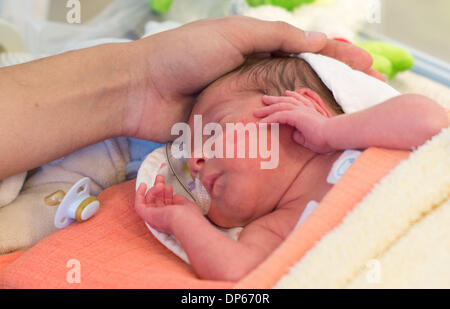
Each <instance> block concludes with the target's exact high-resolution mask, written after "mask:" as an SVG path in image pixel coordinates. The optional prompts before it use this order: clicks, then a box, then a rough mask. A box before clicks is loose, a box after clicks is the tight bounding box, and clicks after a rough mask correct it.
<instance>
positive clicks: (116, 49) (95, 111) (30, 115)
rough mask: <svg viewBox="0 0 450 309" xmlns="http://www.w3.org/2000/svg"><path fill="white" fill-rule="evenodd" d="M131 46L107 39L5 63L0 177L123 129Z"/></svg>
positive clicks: (0, 80) (0, 82)
mask: <svg viewBox="0 0 450 309" xmlns="http://www.w3.org/2000/svg"><path fill="white" fill-rule="evenodd" d="M130 52H132V49H126V48H124V45H123V44H107V45H101V46H97V47H94V48H89V49H84V50H79V51H75V52H69V53H65V54H61V55H58V56H54V57H49V58H45V59H41V60H38V61H34V62H30V63H26V64H22V65H17V66H11V67H7V68H3V69H0V162H1V164H0V179H4V178H6V177H8V176H11V175H13V174H16V173H19V172H22V171H26V170H29V169H32V168H35V167H37V166H40V165H42V164H44V163H46V162H49V161H52V160H54V159H57V158H59V157H62V156H64V155H66V154H69V153H71V152H73V151H76V150H77V149H80V148H82V147H85V146H88V145H91V144H94V143H96V142H99V141H101V140H104V139H107V138H110V137H114V136H118V135H120V134H121V132H122V123H123V119H122V117H123V110H124V108H126V106H127V105H126V103H127V101H128V100H129V99H131V94H130V90H131V89H129V86H128V85H130V84H131V83H130V79H131V78H133V76H131V75H130V72H129V69H128V62H130V60H131V59H130V58H132V57H130V55H129V54H128V53H130Z"/></svg>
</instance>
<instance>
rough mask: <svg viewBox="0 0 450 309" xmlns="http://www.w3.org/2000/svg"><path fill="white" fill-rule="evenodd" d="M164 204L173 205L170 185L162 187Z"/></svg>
mask: <svg viewBox="0 0 450 309" xmlns="http://www.w3.org/2000/svg"><path fill="white" fill-rule="evenodd" d="M164 203H165V204H166V206H167V205H173V188H172V186H170V185H167V186H165V187H164Z"/></svg>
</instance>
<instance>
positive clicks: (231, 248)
mask: <svg viewBox="0 0 450 309" xmlns="http://www.w3.org/2000/svg"><path fill="white" fill-rule="evenodd" d="M145 190H146V187H145V185H143V184H141V186H140V187H139V189H138V191H137V193H136V201H135V207H136V211H137V213H138V214H139V215H140V216H141V217H142V218H143V219H144V220H145V221H146V222H147V223H148V224H150V226H152V227H153V228H155V229H157V230H158V231H161V232H165V233H168V234H173V235H175V237H176V238H177V239H178V240H179V241H180V243H181V246H182V247H183V248H184V250H185V251H186V253H187V255H188V257H189V261H190V262H191V264H192V267H193V268H194V270H195V272H196V274H197V275H198V276H199V277H201V278H204V279H212V280H226V281H237V280H239V279H241V278H242V277H243V276H245V275H246V274H247V273H249V272H250V271H251V270H252V269H254V268H255V267H256V266H257V265H258V264H259V263H261V262H262V261H263V260H264V259H265V258H266V257H267V256H268V255H269V254H270V253H271V252H272V251H273V250H274V249H275V248H276V247H277V246H278V245H279V244H280V243H281V242H282V240H283V239H282V238H281V237H280V236H278V235H277V234H276V233H274V232H272V231H271V230H270V229H268V228H266V224H264V222H266V221H265V220H267V218H268V217H270V216H272V217H273V216H277V212H273V213H271V214H269V215H266V216H264V217H262V218H260V219H257V220H255V221H254V222H252V223H250V224H249V225H248V226H247V227H245V228H244V230H242V232H241V234H240V237H239V241H235V240H232V239H230V238H228V237H227V236H225V235H224V234H222V233H221V232H219V231H218V230H217V229H216V228H215V227H213V225H212V224H211V223H210V222H209V221H208V220H207V219H206V218H205V217H204V216H203V215H202V213H201V211H200V208H199V207H198V206H196V205H195V204H194V203H192V202H190V201H188V200H187V199H185V198H184V197H181V196H180V195H175V196H173V192H172V188H171V187H170V186H167V185H165V184H164V178H163V177H162V176H161V175H158V177H157V178H156V181H155V185H154V186H153V187H152V188H151V189H150V190H149V191H148V192H147V194H146V193H145ZM269 219H270V218H269Z"/></svg>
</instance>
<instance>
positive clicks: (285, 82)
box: [232, 57, 344, 114]
mask: <svg viewBox="0 0 450 309" xmlns="http://www.w3.org/2000/svg"><path fill="white" fill-rule="evenodd" d="M233 73H236V74H238V75H239V76H246V78H247V81H246V82H244V83H241V84H240V87H245V88H246V90H256V91H259V92H262V93H264V94H267V95H275V96H282V95H284V93H285V91H286V90H291V91H295V90H296V89H299V88H309V89H311V90H313V91H315V92H316V93H317V94H318V95H319V96H320V97H321V98H322V100H323V101H324V102H325V103H326V104H328V105H329V106H330V107H331V108H332V109H333V110H334V111H335V112H336V113H338V114H343V113H344V111H343V110H342V108H341V107H340V106H339V104H338V103H337V102H336V100H335V99H334V97H333V94H332V93H331V91H330V90H329V89H328V88H327V86H325V84H324V83H323V82H322V80H321V79H320V78H319V76H318V75H317V74H316V72H314V70H313V69H312V68H311V66H310V65H309V64H308V63H307V62H306V61H305V60H303V59H300V58H297V57H275V58H274V57H271V58H262V59H258V58H250V59H248V60H247V61H246V62H245V63H244V64H243V65H241V66H240V67H239V68H237V69H236V70H235V71H234V72H233ZM233 73H232V74H233Z"/></svg>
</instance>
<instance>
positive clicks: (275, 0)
mask: <svg viewBox="0 0 450 309" xmlns="http://www.w3.org/2000/svg"><path fill="white" fill-rule="evenodd" d="M314 1H315V0H247V3H248V5H249V6H253V7H255V6H260V5H264V4H270V5H275V6H279V7H282V8H285V9H286V10H288V11H293V10H294V9H295V8H297V7H299V6H300V5H302V4H305V3H312V2H314Z"/></svg>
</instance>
